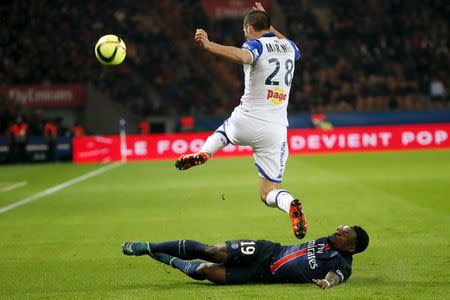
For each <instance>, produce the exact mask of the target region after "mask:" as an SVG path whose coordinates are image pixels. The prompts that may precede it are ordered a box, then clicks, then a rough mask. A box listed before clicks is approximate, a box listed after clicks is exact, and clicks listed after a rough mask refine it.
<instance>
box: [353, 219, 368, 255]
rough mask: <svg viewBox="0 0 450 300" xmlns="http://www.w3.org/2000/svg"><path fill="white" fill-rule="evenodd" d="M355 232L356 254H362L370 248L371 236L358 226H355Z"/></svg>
mask: <svg viewBox="0 0 450 300" xmlns="http://www.w3.org/2000/svg"><path fill="white" fill-rule="evenodd" d="M352 227H353V230H355V232H356V247H355V252H354V253H360V252H363V251H364V250H366V248H367V246H369V235H368V234H367V232H366V231H365V230H364V229H362V228H361V227H360V226H358V225H353V226H352Z"/></svg>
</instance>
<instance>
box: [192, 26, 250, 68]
mask: <svg viewBox="0 0 450 300" xmlns="http://www.w3.org/2000/svg"><path fill="white" fill-rule="evenodd" d="M194 38H195V41H196V42H197V43H199V45H200V46H201V47H203V48H204V49H205V50H207V51H209V52H211V53H213V54H216V55H218V56H221V57H223V58H225V59H227V60H229V61H231V62H234V63H237V64H251V63H252V62H253V56H252V54H251V52H250V51H247V50H244V49H240V48H237V47H233V46H224V45H220V44H217V43H214V42H211V41H210V40H209V39H208V34H207V33H206V31H204V30H203V29H197V30H196V32H195V37H194Z"/></svg>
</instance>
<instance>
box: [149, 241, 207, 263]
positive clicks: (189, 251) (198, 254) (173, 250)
mask: <svg viewBox="0 0 450 300" xmlns="http://www.w3.org/2000/svg"><path fill="white" fill-rule="evenodd" d="M205 249H206V245H205V244H202V243H199V242H196V241H191V240H177V241H171V242H163V243H150V250H151V252H152V253H158V252H160V253H165V254H169V255H172V256H175V257H178V258H181V259H188V260H190V259H195V258H201V259H207V256H208V255H207V253H206V252H205Z"/></svg>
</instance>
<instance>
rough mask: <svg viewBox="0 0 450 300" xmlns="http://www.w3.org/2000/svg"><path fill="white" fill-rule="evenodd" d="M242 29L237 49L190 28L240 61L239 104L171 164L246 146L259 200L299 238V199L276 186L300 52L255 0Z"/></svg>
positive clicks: (204, 43)
mask: <svg viewBox="0 0 450 300" xmlns="http://www.w3.org/2000/svg"><path fill="white" fill-rule="evenodd" d="M243 30H244V35H245V37H246V38H247V41H246V42H245V43H244V44H243V45H242V48H237V47H233V46H224V45H221V44H217V43H214V42H212V41H210V40H209V38H208V34H207V33H206V31H204V30H203V29H197V30H196V32H195V37H194V39H195V41H196V42H197V43H198V44H199V45H200V46H201V47H202V48H203V49H205V50H206V51H208V52H210V53H213V54H215V55H217V56H219V57H222V58H224V59H227V60H229V61H231V62H234V63H237V64H242V65H243V68H244V82H245V89H244V94H243V95H242V97H241V99H240V104H239V105H238V106H236V108H235V109H234V111H233V113H232V114H231V116H230V117H229V118H228V119H227V120H225V122H224V123H223V125H221V126H220V127H219V128H217V130H216V131H215V132H214V133H213V134H212V135H210V136H209V137H208V139H207V140H206V142H205V144H204V145H203V147H202V148H201V149H200V151H199V152H198V153H193V154H185V155H182V156H181V157H180V158H179V159H178V160H177V162H176V164H175V166H176V168H177V169H179V170H187V169H189V168H191V167H194V166H197V165H200V164H203V163H205V162H206V161H207V160H208V159H209V158H210V157H211V156H212V155H214V153H216V152H217V151H218V150H220V149H222V148H224V147H226V146H227V145H228V144H229V143H231V144H237V145H242V146H251V147H252V148H253V157H254V160H255V166H256V168H257V169H258V172H259V177H260V189H259V190H260V192H259V194H260V198H261V200H262V201H263V202H264V203H265V204H266V205H267V206H269V207H278V208H279V209H281V210H283V211H285V212H286V213H288V214H289V217H290V220H291V224H292V230H293V232H294V235H295V236H296V237H297V238H299V239H302V238H303V237H304V236H305V234H306V231H307V229H308V224H307V220H306V217H305V215H304V212H303V206H302V203H301V202H300V200H299V199H294V197H293V196H292V195H291V193H289V191H287V190H285V189H282V188H281V182H282V180H283V174H284V170H285V168H286V162H287V159H288V156H289V148H288V144H287V126H288V118H287V106H288V102H289V92H290V89H291V84H292V80H293V77H294V70H295V62H296V61H297V60H298V59H299V58H300V51H299V49H298V48H297V46H296V45H295V43H294V42H293V41H291V40H289V39H287V38H286V37H284V36H283V35H282V34H281V33H280V32H278V31H277V30H276V29H275V28H274V27H273V26H271V21H270V17H269V15H268V14H267V13H266V12H265V10H264V8H263V7H262V5H261V4H260V3H259V2H255V7H253V10H252V11H251V12H249V13H248V14H247V16H246V17H245V19H244V24H243Z"/></svg>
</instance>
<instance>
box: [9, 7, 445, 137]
mask: <svg viewBox="0 0 450 300" xmlns="http://www.w3.org/2000/svg"><path fill="white" fill-rule="evenodd" d="M277 2H278V5H279V6H280V7H281V9H280V13H281V14H282V17H283V18H281V19H282V20H284V21H285V24H274V25H275V27H277V28H279V29H280V30H281V31H283V33H285V35H286V36H287V37H289V38H290V39H292V40H294V41H295V42H296V43H297V44H298V45H299V46H300V49H301V52H302V59H301V60H300V62H299V63H298V64H297V66H296V75H295V78H294V84H293V88H292V90H291V100H290V107H289V109H290V111H291V112H305V111H306V112H321V113H326V112H340V111H358V112H362V111H388V110H417V109H429V108H448V107H449V94H448V83H449V71H448V70H449V69H450V51H449V42H450V41H449V32H448V31H449V28H450V27H449V25H450V24H449V23H450V4H449V2H448V1H447V0H429V1H417V0H411V1H406V0H404V1H401V0H380V1H370V0H355V1H351V0H330V1H318V2H320V3H325V4H326V6H322V7H321V13H320V14H319V13H318V11H317V10H316V8H313V7H311V6H308V5H306V4H305V3H309V2H314V1H309V2H307V1H289V0H278V1H277ZM324 8H325V9H324ZM0 12H1V19H2V22H3V24H4V25H3V26H1V27H0V83H5V84H21V83H88V82H89V83H92V84H93V85H94V86H96V87H97V88H99V89H100V90H101V91H103V92H104V93H105V94H106V95H109V96H110V97H111V98H112V99H114V100H115V101H118V102H120V103H122V104H123V105H124V106H126V107H128V108H130V109H131V110H133V111H134V112H135V113H138V114H140V115H141V116H143V117H145V116H149V115H159V116H160V115H186V114H187V115H195V116H197V117H202V116H223V115H225V114H227V113H229V112H230V111H231V110H232V108H233V107H234V106H235V105H237V103H238V101H239V97H240V95H241V94H242V90H243V82H242V67H240V66H237V65H233V64H230V63H228V62H226V61H223V60H221V59H218V58H216V57H213V56H211V55H209V54H206V53H205V52H203V51H202V50H200V49H198V48H196V47H195V45H194V43H193V39H192V37H193V33H194V31H195V28H198V27H201V28H205V29H206V30H207V31H208V33H209V36H210V39H211V40H213V41H217V42H220V43H225V44H229V45H235V46H238V47H240V46H241V44H242V43H243V42H244V37H243V33H242V19H240V18H239V19H221V20H213V19H209V18H208V15H207V14H206V12H205V10H204V8H203V5H202V2H201V1H199V0H184V1H177V0H165V1H155V0H146V1H142V0H130V1H123V0H122V1H118V0H105V1H88V2H86V1H74V0H44V1H7V2H3V3H2V4H0ZM324 12H325V13H324ZM107 33H115V34H117V35H119V36H120V37H122V38H123V39H124V41H125V42H126V44H127V48H128V53H127V59H126V63H124V64H123V65H121V66H120V67H118V68H105V67H102V66H100V65H99V64H98V63H97V61H96V60H95V58H94V55H93V45H95V42H96V40H97V39H98V38H99V37H100V36H102V35H104V34H107ZM6 102H7V101H4V103H6ZM20 111H21V108H20V107H17V106H16V105H3V104H2V105H0V118H1V120H0V126H2V128H0V130H1V129H5V126H6V123H7V122H8V120H11V118H14V117H15V116H16V115H17V114H20Z"/></svg>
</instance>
